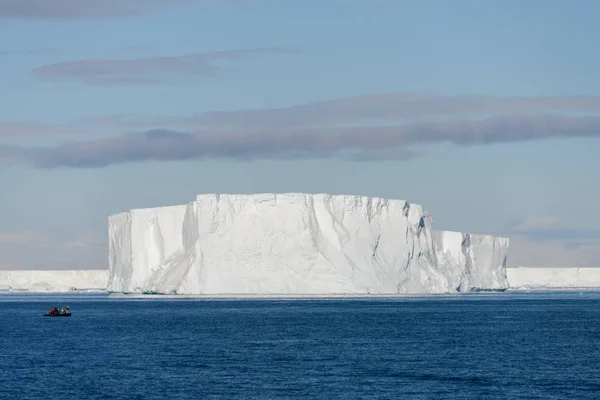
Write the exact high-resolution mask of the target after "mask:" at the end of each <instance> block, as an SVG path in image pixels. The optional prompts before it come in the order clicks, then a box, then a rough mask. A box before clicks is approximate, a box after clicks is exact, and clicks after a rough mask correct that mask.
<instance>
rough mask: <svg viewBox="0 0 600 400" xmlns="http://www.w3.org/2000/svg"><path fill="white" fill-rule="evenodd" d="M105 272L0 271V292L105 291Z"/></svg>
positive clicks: (107, 273) (106, 280)
mask: <svg viewBox="0 0 600 400" xmlns="http://www.w3.org/2000/svg"><path fill="white" fill-rule="evenodd" d="M108 275H109V271H108V270H107V269H106V270H0V292H13V291H19V292H20V291H27V292H36V293H39V292H45V293H60V292H71V291H101V290H106V284H107V282H108Z"/></svg>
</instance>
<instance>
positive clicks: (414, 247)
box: [108, 193, 508, 295]
mask: <svg viewBox="0 0 600 400" xmlns="http://www.w3.org/2000/svg"><path fill="white" fill-rule="evenodd" d="M109 243H110V247H109V253H110V260H109V261H110V276H109V283H108V290H109V291H113V292H143V293H179V294H267V295H269V294H272V295H277V294H298V295H302V294H307V295H310V294H368V293H371V294H398V293H400V294H403V293H450V292H457V291H460V292H466V291H472V290H477V289H482V290H487V289H506V288H507V287H508V282H507V280H506V274H505V265H506V252H507V248H508V239H506V238H498V237H492V236H484V235H469V234H462V233H456V232H438V231H434V230H433V229H432V227H431V219H430V218H429V216H428V215H427V214H426V213H425V212H424V211H423V209H422V207H421V206H420V205H418V204H411V203H408V202H406V201H403V200H389V199H382V198H374V197H364V196H334V195H326V194H315V195H312V194H301V193H291V194H255V195H214V194H209V195H199V196H197V198H196V201H193V202H191V203H188V204H187V205H182V206H172V207H160V208H153V209H142V210H132V211H128V212H124V213H120V214H116V215H112V216H110V217H109Z"/></svg>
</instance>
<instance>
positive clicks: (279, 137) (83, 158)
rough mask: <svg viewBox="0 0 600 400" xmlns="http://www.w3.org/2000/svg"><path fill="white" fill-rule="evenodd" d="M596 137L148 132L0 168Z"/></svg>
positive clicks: (19, 159)
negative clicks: (431, 144)
mask: <svg viewBox="0 0 600 400" xmlns="http://www.w3.org/2000/svg"><path fill="white" fill-rule="evenodd" d="M593 136H600V117H596V116H586V117H564V116H549V115H526V116H524V115H504V116H496V117H490V118H487V119H483V120H477V121H472V120H461V121H439V122H426V123H414V124H406V125H400V126H391V127H353V128H337V129H336V128H326V129H304V130H287V131H285V130H281V131H265V132H253V133H231V132H218V131H217V132H215V131H211V132H209V131H205V132H197V133H185V132H177V131H171V130H150V131H147V132H142V133H128V134H123V135H121V136H117V137H112V138H106V139H99V140H89V141H81V142H66V143H63V144H60V145H57V146H53V147H24V146H4V147H2V146H0V163H1V162H2V160H5V161H4V164H15V163H28V164H32V165H34V166H36V167H39V168H55V167H72V168H97V167H104V166H108V165H113V164H123V163H128V162H139V161H161V160H162V161H165V160H192V159H198V160H200V159H207V158H217V159H234V160H242V161H243V160H255V159H298V158H300V159H309V158H328V157H345V158H347V159H350V160H358V161H369V160H382V159H407V158H411V157H414V156H415V154H414V153H412V152H411V151H410V149H408V147H409V146H411V145H415V144H429V143H440V142H450V143H454V144H456V145H460V146H470V145H486V144H493V143H505V142H519V141H530V140H539V139H546V138H561V137H593Z"/></svg>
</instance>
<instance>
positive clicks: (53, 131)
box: [0, 122, 101, 144]
mask: <svg viewBox="0 0 600 400" xmlns="http://www.w3.org/2000/svg"><path fill="white" fill-rule="evenodd" d="M97 135H101V133H100V132H95V131H83V130H79V129H73V128H71V127H68V126H65V125H60V124H57V125H44V124H38V123H35V122H0V144H2V143H4V144H6V143H10V144H13V143H23V142H31V141H40V140H41V141H44V140H54V139H64V138H84V137H93V136H97Z"/></svg>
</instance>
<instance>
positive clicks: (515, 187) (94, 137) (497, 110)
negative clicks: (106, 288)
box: [0, 0, 600, 268]
mask: <svg viewBox="0 0 600 400" xmlns="http://www.w3.org/2000/svg"><path fill="white" fill-rule="evenodd" d="M48 4H50V5H48ZM597 15H600V3H599V2H596V1H592V0H587V1H586V0H573V1H570V2H543V1H535V0H531V1H528V2H521V1H502V2H499V1H489V2H481V1H461V0H457V1H453V2H446V1H441V0H439V1H419V2H417V1H400V0H395V1H391V0H389V1H388V0H371V1H366V0H365V1H358V0H356V1H336V0H330V1H325V0H321V1H285V2H284V1H253V0H247V1H242V0H238V1H236V0H224V1H210V0H196V1H194V0H175V1H166V0H150V1H148V0H147V1H141V0H130V1H128V2H123V1H117V0H106V1H103V2H100V3H98V2H92V1H82V0H55V1H53V2H51V3H49V2H47V1H43V0H31V1H20V0H19V1H17V0H0V88H1V89H2V95H1V96H0V193H1V195H0V268H106V267H107V265H106V264H107V244H106V235H107V234H106V225H107V216H108V215H109V214H111V213H116V212H120V211H123V210H127V209H131V208H139V207H151V206H160V205H168V204H180V203H185V202H187V201H190V200H191V199H193V198H194V196H195V194H197V193H207V192H219V193H227V192H228V193H252V192H288V191H295V192H296V191H303V192H330V193H352V194H364V195H373V196H384V197H393V198H401V199H407V200H409V201H412V202H415V203H420V204H422V205H423V206H424V207H425V208H426V209H427V210H429V211H430V212H431V213H432V214H433V219H434V223H435V225H436V227H439V228H444V229H452V230H461V231H469V232H478V233H494V234H504V235H510V237H511V239H512V244H513V246H512V247H511V248H512V250H511V253H510V259H509V262H510V263H511V264H513V265H515V264H520V265H565V266H567V265H599V264H600V230H598V229H597V226H599V225H600V213H599V212H598V211H596V210H597V206H596V205H597V203H598V200H599V199H600V189H599V186H598V183H597V182H598V181H599V178H600V158H599V157H598V156H597V154H598V153H599V151H600V138H599V137H600V79H598V78H597V75H598V71H600V53H598V52H597V51H595V47H594V44H595V38H597V37H600V28H598V26H597Z"/></svg>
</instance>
